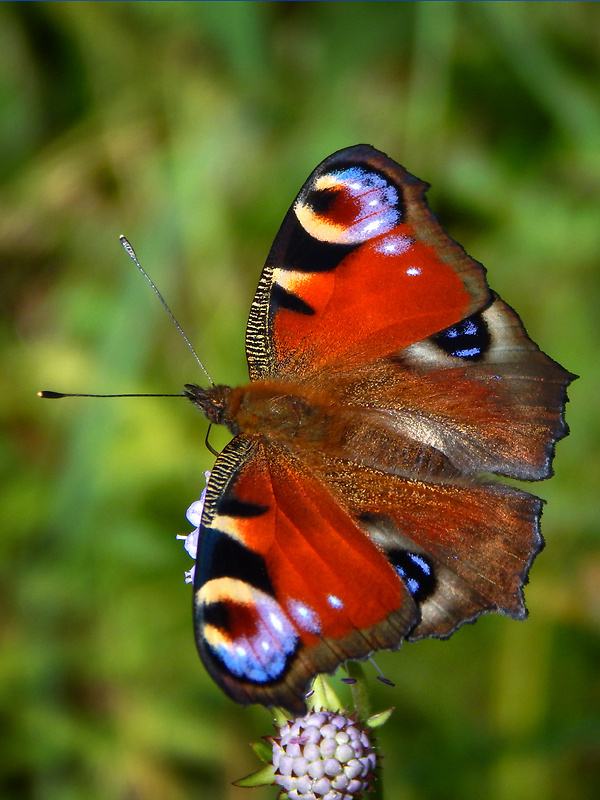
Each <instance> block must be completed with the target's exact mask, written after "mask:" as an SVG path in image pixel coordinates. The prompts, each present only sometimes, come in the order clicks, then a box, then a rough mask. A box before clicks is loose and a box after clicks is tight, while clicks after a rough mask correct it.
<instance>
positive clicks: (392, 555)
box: [386, 548, 437, 603]
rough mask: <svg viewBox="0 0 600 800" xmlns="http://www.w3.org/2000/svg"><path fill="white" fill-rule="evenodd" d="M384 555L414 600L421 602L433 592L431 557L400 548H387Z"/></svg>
mask: <svg viewBox="0 0 600 800" xmlns="http://www.w3.org/2000/svg"><path fill="white" fill-rule="evenodd" d="M386 556H387V558H388V561H389V562H390V563H391V565H392V566H393V567H394V569H395V570H396V572H397V573H398V575H399V576H400V577H401V578H402V580H403V581H404V583H405V584H406V586H407V588H408V591H409V592H410V593H411V595H412V596H413V598H414V600H415V602H417V603H422V602H423V601H424V600H426V599H427V598H428V597H429V596H430V595H431V594H433V592H434V591H435V587H436V583H437V579H436V577H435V571H434V567H433V562H432V561H431V559H429V558H428V557H427V556H424V555H422V554H421V553H411V552H409V551H408V550H402V549H400V548H397V549H393V550H388V551H387V552H386Z"/></svg>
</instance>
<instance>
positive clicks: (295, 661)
mask: <svg viewBox="0 0 600 800" xmlns="http://www.w3.org/2000/svg"><path fill="white" fill-rule="evenodd" d="M374 587H376V591H373V589H374ZM194 592H195V602H194V605H195V619H196V631H197V642H198V646H199V650H200V654H201V656H202V658H203V661H204V663H205V664H206V666H207V668H208V670H209V672H210V673H211V674H212V675H213V677H214V678H215V679H216V680H217V682H218V683H220V684H221V685H222V686H223V688H224V689H225V691H227V692H228V694H230V695H231V696H232V697H233V698H234V699H236V700H238V701H240V702H263V703H265V704H266V705H280V706H283V707H285V708H287V709H290V710H292V711H296V712H297V711H299V710H301V708H302V707H303V697H304V694H305V693H306V691H308V685H309V682H310V679H311V677H312V676H314V675H315V674H318V673H320V672H329V671H331V670H332V669H335V668H336V667H337V666H338V665H339V664H340V663H341V662H342V661H345V660H347V659H349V658H353V659H363V658H365V657H366V656H367V655H368V654H369V653H370V652H372V651H373V650H376V649H380V648H383V647H395V646H397V645H398V644H399V642H400V641H401V640H402V638H403V637H404V636H405V635H406V634H407V633H408V632H409V631H410V630H411V629H412V628H413V627H414V625H415V623H416V622H417V620H418V612H417V609H416V605H415V603H414V602H413V600H412V599H411V596H410V593H409V592H408V591H407V589H406V587H405V585H404V584H403V582H402V581H401V580H399V578H398V575H397V573H396V572H395V571H394V569H393V567H392V566H391V565H390V563H389V561H388V560H387V559H386V557H385V556H384V555H383V554H382V552H380V550H379V549H378V548H377V547H376V546H375V545H374V544H373V542H371V541H370V540H369V539H368V538H367V537H366V536H365V535H364V532H363V530H362V528H361V527H359V525H358V524H357V522H356V521H355V520H354V519H353V517H352V516H351V515H350V514H349V513H348V512H347V511H346V510H345V509H344V508H343V507H342V506H341V505H340V504H339V503H338V502H337V501H336V499H335V498H334V497H333V496H332V494H331V492H330V491H329V490H328V489H327V487H326V485H325V484H324V483H323V482H321V481H319V480H318V479H315V477H314V476H312V475H310V474H307V473H306V471H305V470H304V469H303V467H302V465H301V464H299V463H297V462H295V461H293V460H290V459H289V458H288V456H287V455H286V454H285V453H281V452H278V451H276V450H275V449H274V448H268V447H265V446H264V445H262V444H260V443H257V442H253V441H252V440H250V439H249V438H247V437H244V436H239V437H236V438H235V439H234V440H233V441H232V442H231V443H230V444H229V446H228V447H227V448H226V449H225V450H224V451H223V453H222V454H221V455H220V456H219V459H218V460H217V463H216V465H215V469H214V472H213V475H212V476H211V482H210V485H209V491H208V493H207V499H206V505H205V511H204V514H203V520H202V526H201V531H200V547H199V552H198V568H197V570H196V576H195V584H194Z"/></svg>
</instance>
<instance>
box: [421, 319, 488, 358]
mask: <svg viewBox="0 0 600 800" xmlns="http://www.w3.org/2000/svg"><path fill="white" fill-rule="evenodd" d="M431 340H432V341H433V342H434V343H435V344H436V345H437V346H438V347H439V348H441V349H442V350H443V351H444V352H445V353H447V354H448V355H449V356H455V357H456V358H462V359H464V360H465V361H478V360H479V359H480V358H483V356H484V355H485V353H486V351H487V350H488V348H489V346H490V341H491V337H490V332H489V330H488V326H487V324H486V322H485V320H484V319H483V317H482V316H481V314H473V316H472V317H468V319H463V320H462V322H459V323H457V324H456V325H453V326H452V327H451V328H446V330H444V331H440V333H436V334H435V335H434V336H432V337H431Z"/></svg>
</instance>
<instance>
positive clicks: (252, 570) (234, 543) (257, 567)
mask: <svg viewBox="0 0 600 800" xmlns="http://www.w3.org/2000/svg"><path fill="white" fill-rule="evenodd" d="M248 505H251V504H248ZM258 507H260V506H258ZM215 522H216V523H217V524H218V517H217V518H216V520H215ZM200 535H201V545H200V546H201V552H202V558H201V559H199V560H198V562H197V564H196V577H195V581H194V587H195V588H196V589H198V588H200V587H201V586H203V585H204V584H205V583H206V582H207V581H209V580H216V579H218V578H233V579H234V580H239V581H244V583H248V584H249V585H250V586H253V587H254V588H255V589H260V591H261V592H264V593H265V594H268V595H271V596H272V597H273V596H274V595H275V590H274V589H273V584H272V583H271V579H270V577H269V573H268V571H267V565H266V564H265V560H264V558H263V557H262V556H261V555H259V554H258V553H256V552H255V551H254V550H250V548H248V547H245V546H244V545H243V544H242V543H241V542H239V541H238V540H237V539H234V538H233V537H232V536H229V535H228V534H226V533H223V531H219V530H216V529H215V528H201V531H200Z"/></svg>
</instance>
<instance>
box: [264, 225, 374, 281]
mask: <svg viewBox="0 0 600 800" xmlns="http://www.w3.org/2000/svg"><path fill="white" fill-rule="evenodd" d="M360 245H361V242H356V243H355V244H335V243H334V242H321V241H320V240H319V239H315V238H314V236H311V235H310V233H308V232H307V231H305V230H304V228H303V227H302V225H300V223H299V222H298V221H296V224H295V225H293V227H292V230H291V232H290V238H289V241H288V243H287V245H286V249H285V254H286V260H285V262H284V263H283V264H276V266H278V267H281V268H282V269H289V270H293V271H294V272H329V271H330V270H334V269H335V268H336V267H337V266H338V264H339V263H340V262H341V261H343V260H344V259H345V258H346V256H347V255H349V254H350V253H351V252H352V251H353V250H356V248H357V247H360Z"/></svg>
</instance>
